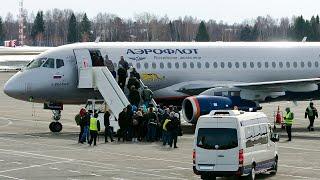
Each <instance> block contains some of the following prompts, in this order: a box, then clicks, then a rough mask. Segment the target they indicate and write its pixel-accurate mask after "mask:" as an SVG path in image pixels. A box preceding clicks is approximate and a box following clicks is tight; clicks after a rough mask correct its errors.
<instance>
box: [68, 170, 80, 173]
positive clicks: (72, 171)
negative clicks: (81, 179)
mask: <svg viewBox="0 0 320 180" xmlns="http://www.w3.org/2000/svg"><path fill="white" fill-rule="evenodd" d="M68 171H69V172H71V173H78V174H80V173H81V172H80V171H74V170H68Z"/></svg>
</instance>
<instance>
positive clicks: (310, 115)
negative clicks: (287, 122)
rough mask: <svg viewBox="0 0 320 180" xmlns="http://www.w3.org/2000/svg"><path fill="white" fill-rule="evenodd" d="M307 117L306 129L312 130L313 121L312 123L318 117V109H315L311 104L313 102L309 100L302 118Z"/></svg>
mask: <svg viewBox="0 0 320 180" xmlns="http://www.w3.org/2000/svg"><path fill="white" fill-rule="evenodd" d="M307 116H308V119H309V122H310V123H309V126H308V130H309V131H314V127H313V123H314V119H315V118H318V111H317V109H316V108H315V107H314V106H313V102H310V104H309V106H308V107H307V109H306V112H305V114H304V118H307Z"/></svg>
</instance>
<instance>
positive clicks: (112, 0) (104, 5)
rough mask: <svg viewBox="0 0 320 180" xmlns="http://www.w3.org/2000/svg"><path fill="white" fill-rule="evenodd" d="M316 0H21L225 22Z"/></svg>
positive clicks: (8, 3)
mask: <svg viewBox="0 0 320 180" xmlns="http://www.w3.org/2000/svg"><path fill="white" fill-rule="evenodd" d="M1 1H2V2H1ZM0 2H1V3H0V16H2V17H3V18H4V17H5V16H6V14H7V13H8V12H11V13H12V14H14V15H17V14H18V2H19V0H0ZM319 7H320V1H319V0H157V1H155V0H24V8H25V9H27V11H28V12H32V11H33V12H35V13H36V12H37V11H38V10H48V9H53V8H59V9H72V10H73V11H75V12H86V13H87V14H88V16H89V17H90V18H93V17H94V16H95V15H96V14H97V13H98V12H106V13H111V14H116V15H118V16H119V17H122V18H133V17H134V16H135V14H140V13H143V12H148V13H151V14H155V15H158V16H164V15H167V16H168V17H169V18H170V19H176V18H178V17H184V16H186V15H188V16H193V17H196V18H197V19H199V20H209V19H214V20H216V21H218V22H219V21H223V22H226V23H228V24H233V23H241V22H243V21H245V20H252V19H253V18H256V17H257V16H266V15H270V16H272V17H274V18H277V19H278V18H281V17H289V18H291V17H292V16H294V15H295V16H298V15H303V16H304V17H306V18H310V17H311V16H312V15H315V14H320V8H319Z"/></svg>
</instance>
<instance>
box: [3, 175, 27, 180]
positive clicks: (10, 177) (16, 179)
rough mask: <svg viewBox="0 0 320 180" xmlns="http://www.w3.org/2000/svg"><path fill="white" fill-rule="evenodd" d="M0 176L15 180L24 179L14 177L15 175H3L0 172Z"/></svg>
mask: <svg viewBox="0 0 320 180" xmlns="http://www.w3.org/2000/svg"><path fill="white" fill-rule="evenodd" d="M0 177H4V178H8V179H15V180H25V179H20V178H16V177H12V176H5V175H2V174H0Z"/></svg>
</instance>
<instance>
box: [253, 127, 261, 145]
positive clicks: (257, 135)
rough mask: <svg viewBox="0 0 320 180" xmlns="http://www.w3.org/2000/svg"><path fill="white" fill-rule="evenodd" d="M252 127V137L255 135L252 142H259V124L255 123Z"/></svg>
mask: <svg viewBox="0 0 320 180" xmlns="http://www.w3.org/2000/svg"><path fill="white" fill-rule="evenodd" d="M253 127H254V128H253V129H254V137H255V140H254V144H259V143H261V142H260V141H261V130H260V125H255V126H253Z"/></svg>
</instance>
